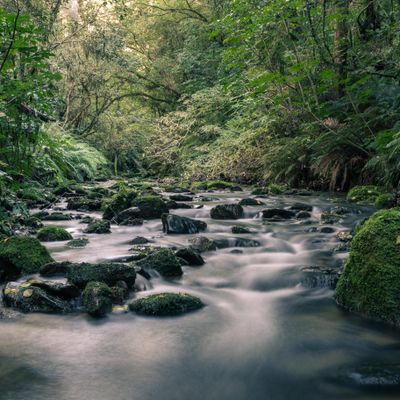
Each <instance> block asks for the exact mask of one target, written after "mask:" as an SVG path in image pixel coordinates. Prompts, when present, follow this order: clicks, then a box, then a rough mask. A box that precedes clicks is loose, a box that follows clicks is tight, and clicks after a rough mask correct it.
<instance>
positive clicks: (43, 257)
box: [0, 236, 54, 277]
mask: <svg viewBox="0 0 400 400" xmlns="http://www.w3.org/2000/svg"><path fill="white" fill-rule="evenodd" d="M52 261H54V260H53V258H52V257H51V256H50V254H49V252H48V251H47V249H46V248H45V247H44V246H43V245H42V244H41V243H40V242H39V240H38V239H36V238H33V237H30V236H13V237H10V238H8V239H6V240H3V241H1V242H0V265H1V272H0V274H1V275H2V277H8V276H13V277H16V276H18V275H19V274H20V273H21V272H22V273H25V274H34V273H37V272H39V270H40V268H41V267H42V266H43V265H45V264H48V263H50V262H52Z"/></svg>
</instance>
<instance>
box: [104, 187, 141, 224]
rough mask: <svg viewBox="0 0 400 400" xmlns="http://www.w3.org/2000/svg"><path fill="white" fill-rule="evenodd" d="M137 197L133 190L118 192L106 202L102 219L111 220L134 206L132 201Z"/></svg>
mask: <svg viewBox="0 0 400 400" xmlns="http://www.w3.org/2000/svg"><path fill="white" fill-rule="evenodd" d="M136 197H137V193H136V192H135V191H133V190H120V192H119V193H118V194H116V195H115V196H114V197H112V199H111V200H109V201H108V205H107V206H106V208H105V210H104V213H103V218H104V219H107V220H112V219H113V218H115V217H116V216H117V215H118V214H119V213H121V212H122V211H124V210H126V209H128V208H131V207H132V206H134V204H133V201H134V200H135V198H136Z"/></svg>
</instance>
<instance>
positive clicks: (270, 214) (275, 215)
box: [261, 208, 296, 219]
mask: <svg viewBox="0 0 400 400" xmlns="http://www.w3.org/2000/svg"><path fill="white" fill-rule="evenodd" d="M261 215H262V218H264V219H290V218H294V217H295V216H296V214H295V213H294V212H293V211H290V210H284V209H280V208H270V209H268V210H263V211H262V212H261Z"/></svg>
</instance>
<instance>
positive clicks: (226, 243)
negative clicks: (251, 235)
mask: <svg viewBox="0 0 400 400" xmlns="http://www.w3.org/2000/svg"><path fill="white" fill-rule="evenodd" d="M214 243H215V245H216V246H217V248H218V249H226V248H228V247H259V246H260V245H261V244H260V242H258V241H257V240H252V239H244V238H233V239H215V240H214Z"/></svg>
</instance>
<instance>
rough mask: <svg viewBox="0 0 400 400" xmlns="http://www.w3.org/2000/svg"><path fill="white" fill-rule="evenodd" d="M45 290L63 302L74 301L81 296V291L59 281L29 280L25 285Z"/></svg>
mask: <svg viewBox="0 0 400 400" xmlns="http://www.w3.org/2000/svg"><path fill="white" fill-rule="evenodd" d="M24 285H25V286H26V285H29V286H31V287H32V286H33V287H38V288H41V289H43V290H45V291H46V292H47V293H49V294H51V295H54V296H57V297H59V298H61V299H63V300H72V299H75V298H77V297H79V296H80V294H81V291H80V290H79V288H77V287H76V286H75V285H71V284H69V283H62V282H58V281H43V280H41V279H29V280H28V281H26V282H25V283H24Z"/></svg>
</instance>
